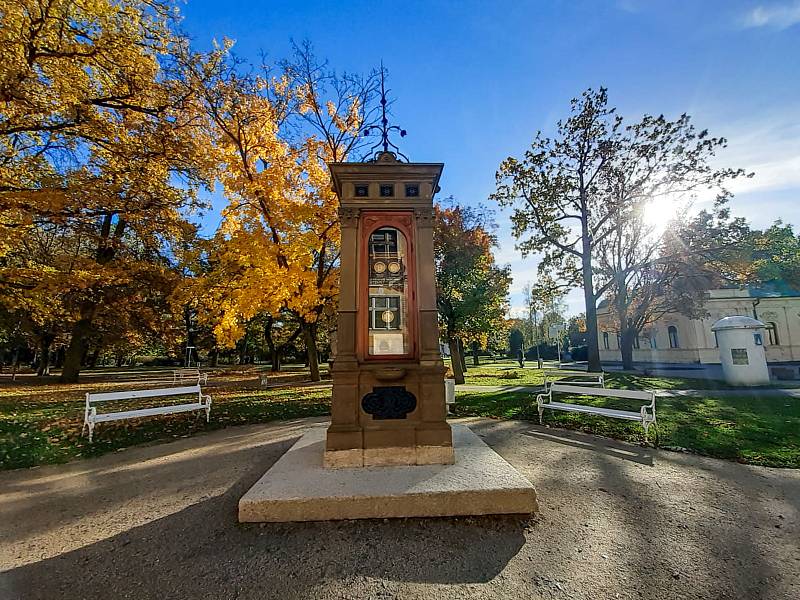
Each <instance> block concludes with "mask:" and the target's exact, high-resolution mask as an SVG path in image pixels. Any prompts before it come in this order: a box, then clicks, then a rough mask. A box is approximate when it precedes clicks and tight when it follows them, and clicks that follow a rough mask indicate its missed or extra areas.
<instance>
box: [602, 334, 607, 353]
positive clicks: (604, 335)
mask: <svg viewBox="0 0 800 600" xmlns="http://www.w3.org/2000/svg"><path fill="white" fill-rule="evenodd" d="M603 349H605V350H608V332H607V331H604V332H603Z"/></svg>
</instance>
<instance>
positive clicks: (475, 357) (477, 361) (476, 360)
mask: <svg viewBox="0 0 800 600" xmlns="http://www.w3.org/2000/svg"><path fill="white" fill-rule="evenodd" d="M480 364H481V362H480V358H479V357H478V342H472V365H473V366H475V367H477V366H479V365H480Z"/></svg>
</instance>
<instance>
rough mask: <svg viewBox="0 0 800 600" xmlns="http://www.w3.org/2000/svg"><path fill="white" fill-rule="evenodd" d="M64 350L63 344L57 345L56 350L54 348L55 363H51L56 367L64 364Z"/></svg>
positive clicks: (58, 367)
mask: <svg viewBox="0 0 800 600" xmlns="http://www.w3.org/2000/svg"><path fill="white" fill-rule="evenodd" d="M64 351H65V348H64V346H59V347H58V350H56V358H55V364H54V365H53V366H54V367H55V368H56V369H60V368H61V367H63V366H64Z"/></svg>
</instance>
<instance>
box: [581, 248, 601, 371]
mask: <svg viewBox="0 0 800 600" xmlns="http://www.w3.org/2000/svg"><path fill="white" fill-rule="evenodd" d="M588 245H589V244H588V241H587V240H584V251H583V261H582V262H583V269H582V271H583V300H584V302H585V303H586V338H587V339H586V346H587V348H586V350H587V354H588V361H589V365H588V370H589V371H594V372H599V371H601V370H602V366H601V365H600V345H599V344H598V340H597V304H596V298H595V297H594V281H593V277H592V257H591V249H590V248H588V247H587V246H588Z"/></svg>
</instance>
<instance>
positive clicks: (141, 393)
mask: <svg viewBox="0 0 800 600" xmlns="http://www.w3.org/2000/svg"><path fill="white" fill-rule="evenodd" d="M199 393H200V386H199V385H191V386H184V387H170V388H161V389H151V390H128V391H125V392H101V393H99V394H86V399H87V400H88V402H89V403H90V404H91V403H93V402H107V401H109V400H134V399H136V398H156V397H158V396H182V395H188V394H199Z"/></svg>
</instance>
